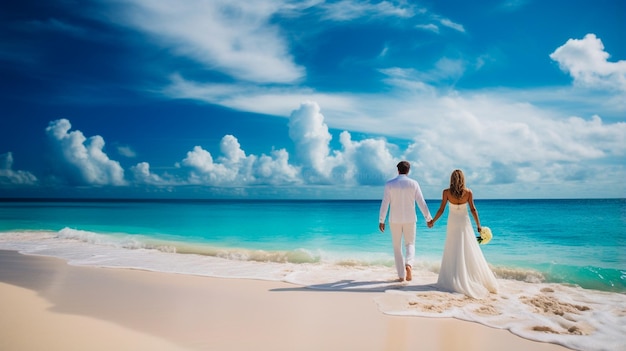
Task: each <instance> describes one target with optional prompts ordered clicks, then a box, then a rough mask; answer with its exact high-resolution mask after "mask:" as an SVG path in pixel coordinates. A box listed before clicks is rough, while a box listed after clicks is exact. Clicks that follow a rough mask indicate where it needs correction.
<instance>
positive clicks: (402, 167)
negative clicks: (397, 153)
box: [398, 161, 411, 174]
mask: <svg viewBox="0 0 626 351" xmlns="http://www.w3.org/2000/svg"><path fill="white" fill-rule="evenodd" d="M410 169H411V164H410V163H409V162H407V161H400V163H398V173H400V174H409V170H410Z"/></svg>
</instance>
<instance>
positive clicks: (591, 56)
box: [550, 34, 626, 92]
mask: <svg viewBox="0 0 626 351" xmlns="http://www.w3.org/2000/svg"><path fill="white" fill-rule="evenodd" d="M609 57H610V55H609V53H608V52H606V51H604V44H602V41H601V40H600V39H599V38H597V37H596V36H595V34H587V35H585V37H584V38H583V39H569V40H568V41H567V42H566V43H565V44H563V45H562V46H560V47H559V48H557V49H556V50H555V51H554V52H553V53H552V54H550V58H551V59H553V60H554V61H556V62H558V63H559V67H560V68H561V69H562V70H563V71H564V72H567V73H569V74H570V75H571V76H572V78H574V82H575V83H576V84H579V85H581V86H585V87H589V88H599V89H615V90H619V91H622V92H626V61H625V60H620V61H617V62H609V61H608V59H609Z"/></svg>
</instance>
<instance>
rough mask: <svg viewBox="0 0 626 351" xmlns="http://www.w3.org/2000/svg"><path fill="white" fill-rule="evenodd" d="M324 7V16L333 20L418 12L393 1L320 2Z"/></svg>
mask: <svg viewBox="0 0 626 351" xmlns="http://www.w3.org/2000/svg"><path fill="white" fill-rule="evenodd" d="M320 7H321V8H323V9H324V17H325V18H327V19H330V20H333V21H350V20H354V19H356V18H361V17H400V18H408V17H412V16H414V15H415V13H416V9H415V7H414V6H412V5H410V4H406V3H402V4H395V3H393V2H391V1H380V2H377V3H373V2H366V1H358V0H340V1H337V2H324V3H322V4H320Z"/></svg>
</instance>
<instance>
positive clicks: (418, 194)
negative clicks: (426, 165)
mask: <svg viewBox="0 0 626 351" xmlns="http://www.w3.org/2000/svg"><path fill="white" fill-rule="evenodd" d="M415 202H417V206H418V207H419V209H420V211H421V212H422V216H424V219H425V220H426V222H430V221H431V220H432V219H433V217H432V216H431V215H430V211H429V210H428V205H426V200H424V195H422V189H421V188H420V185H419V183H417V184H416V189H415Z"/></svg>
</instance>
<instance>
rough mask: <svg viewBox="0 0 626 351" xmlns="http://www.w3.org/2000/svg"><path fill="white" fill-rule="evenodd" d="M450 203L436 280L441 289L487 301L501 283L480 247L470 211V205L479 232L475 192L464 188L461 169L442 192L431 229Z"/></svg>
mask: <svg viewBox="0 0 626 351" xmlns="http://www.w3.org/2000/svg"><path fill="white" fill-rule="evenodd" d="M448 202H449V203H450V207H449V213H448V227H447V229H446V243H445V246H444V250H443V257H442V259H441V270H440V271H439V279H438V280H437V286H438V288H440V289H442V290H445V291H454V292H459V293H462V294H465V295H467V296H470V297H473V298H484V297H486V296H488V295H489V293H490V292H491V293H497V291H498V282H497V281H496V277H495V275H494V274H493V272H492V271H491V269H489V266H488V265H487V261H486V260H485V257H484V256H483V253H482V251H481V249H480V247H479V246H478V242H477V240H476V236H475V234H474V229H473V228H472V223H471V222H470V218H469V214H468V212H467V205H468V204H469V208H470V210H471V212H472V216H473V217H474V221H475V222H476V227H477V229H478V232H479V233H480V231H481V227H480V219H479V218H478V211H476V207H475V206H474V199H473V197H472V191H471V190H470V189H467V188H466V187H465V176H464V175H463V172H462V171H461V170H458V169H457V170H455V171H454V172H452V175H451V176H450V188H448V189H445V190H444V191H443V195H442V199H441V206H439V210H438V211H437V214H436V215H435V217H434V218H433V219H432V220H431V221H430V222H428V226H429V227H432V226H433V225H434V224H435V222H436V221H437V220H438V219H439V217H441V215H442V214H443V211H444V210H445V207H446V204H447V203H448Z"/></svg>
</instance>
